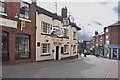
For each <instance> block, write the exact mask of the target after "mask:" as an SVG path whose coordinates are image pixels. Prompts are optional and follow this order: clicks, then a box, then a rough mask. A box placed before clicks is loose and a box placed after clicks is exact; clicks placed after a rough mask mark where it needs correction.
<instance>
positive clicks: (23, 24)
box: [21, 20, 25, 30]
mask: <svg viewBox="0 0 120 80" xmlns="http://www.w3.org/2000/svg"><path fill="white" fill-rule="evenodd" d="M24 27H25V20H22V21H21V30H22V29H23V28H24Z"/></svg>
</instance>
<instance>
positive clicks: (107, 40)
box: [106, 35, 109, 44]
mask: <svg viewBox="0 0 120 80" xmlns="http://www.w3.org/2000/svg"><path fill="white" fill-rule="evenodd" d="M106 44H109V39H108V35H106Z"/></svg>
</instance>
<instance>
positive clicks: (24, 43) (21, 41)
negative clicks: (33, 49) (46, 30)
mask: <svg viewBox="0 0 120 80" xmlns="http://www.w3.org/2000/svg"><path fill="white" fill-rule="evenodd" d="M15 44H16V45H15V48H16V49H15V58H16V59H26V58H30V36H29V35H27V34H16V35H15Z"/></svg>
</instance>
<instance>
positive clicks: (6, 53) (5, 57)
mask: <svg viewBox="0 0 120 80" xmlns="http://www.w3.org/2000/svg"><path fill="white" fill-rule="evenodd" d="M0 33H2V34H0V37H2V43H0V46H2V51H0V54H1V53H2V61H8V60H9V50H8V42H9V40H8V33H7V32H4V31H0Z"/></svg>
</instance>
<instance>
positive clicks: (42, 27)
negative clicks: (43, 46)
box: [41, 21, 50, 34]
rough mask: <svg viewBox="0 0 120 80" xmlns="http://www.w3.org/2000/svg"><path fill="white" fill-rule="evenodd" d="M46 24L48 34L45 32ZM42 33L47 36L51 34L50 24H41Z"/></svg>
mask: <svg viewBox="0 0 120 80" xmlns="http://www.w3.org/2000/svg"><path fill="white" fill-rule="evenodd" d="M44 24H46V25H47V26H46V28H47V29H46V32H45V31H44V30H43V29H44V28H45V25H44ZM41 31H42V33H45V34H50V24H48V23H46V22H43V21H42V22H41Z"/></svg>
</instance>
